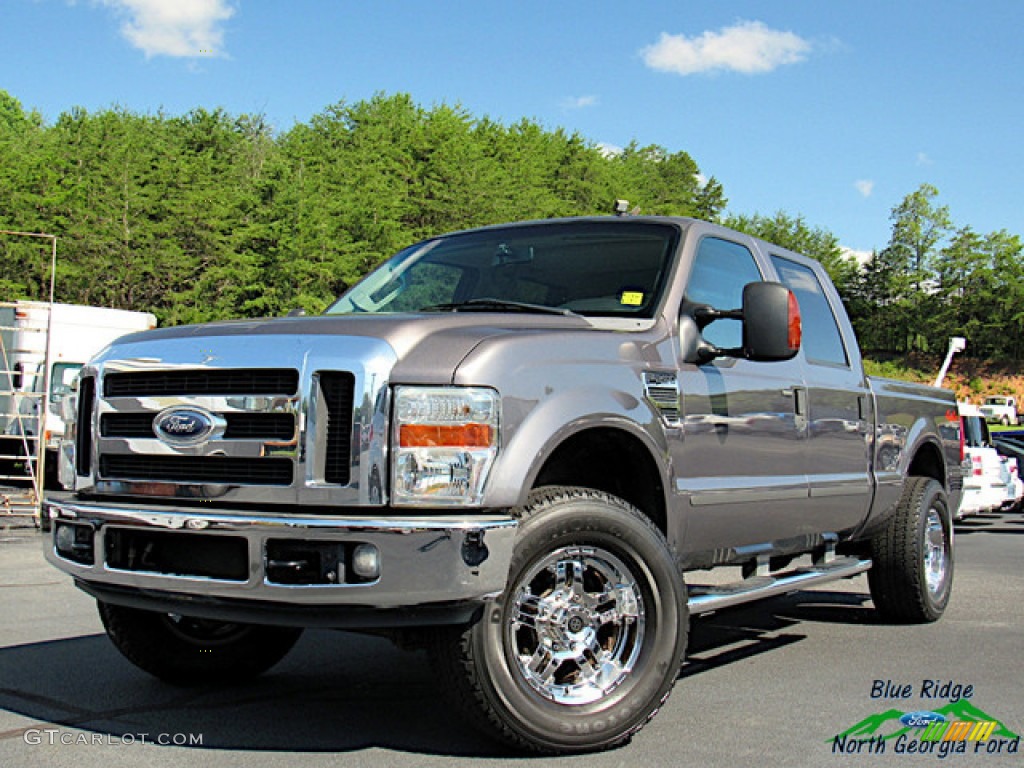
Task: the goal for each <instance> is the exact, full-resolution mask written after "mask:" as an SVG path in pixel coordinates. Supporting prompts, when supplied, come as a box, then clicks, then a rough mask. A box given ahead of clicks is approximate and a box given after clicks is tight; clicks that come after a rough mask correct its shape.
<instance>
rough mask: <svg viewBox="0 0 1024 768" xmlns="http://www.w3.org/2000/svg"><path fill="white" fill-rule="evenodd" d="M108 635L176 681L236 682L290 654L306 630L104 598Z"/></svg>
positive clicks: (141, 663) (133, 658) (140, 663)
mask: <svg viewBox="0 0 1024 768" xmlns="http://www.w3.org/2000/svg"><path fill="white" fill-rule="evenodd" d="M98 606H99V612H100V618H101V619H102V620H103V626H104V628H105V629H106V630H107V636H108V637H110V639H111V640H112V641H113V643H114V645H115V646H116V647H117V649H118V650H119V651H120V652H121V653H122V654H123V655H124V656H125V658H127V659H128V660H129V661H130V662H132V663H133V664H134V665H135V666H137V667H139V668H140V669H142V670H145V671H146V672H148V673H150V674H151V675H153V676H155V677H158V678H160V679H161V680H164V681H165V682H168V683H172V684H174V685H184V686H190V685H202V684H208V683H234V682H241V681H243V680H248V679H250V678H253V677H256V676H257V675H260V674H262V673H263V672H265V671H267V670H268V669H270V668H271V667H272V666H274V665H275V664H276V663H277V662H279V661H280V660H281V659H283V658H284V657H285V655H286V654H287V653H288V651H290V650H291V648H292V646H293V645H295V642H296V641H297V640H298V639H299V636H300V635H301V634H302V630H301V629H296V628H292V627H267V626H261V625H256V624H235V623H229V622H223V621H211V620H206V619H195V618H190V617H188V616H180V615H178V614H168V613H156V612H153V611H143V610H139V609H137V608H126V607H124V606H119V605H111V604H109V603H102V602H101V603H98Z"/></svg>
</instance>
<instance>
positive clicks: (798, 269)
mask: <svg viewBox="0 0 1024 768" xmlns="http://www.w3.org/2000/svg"><path fill="white" fill-rule="evenodd" d="M772 263H773V264H774V265H775V269H777V270H778V272H779V277H780V278H781V279H782V282H783V283H785V285H786V287H787V288H789V289H790V290H791V291H793V293H795V294H796V300H797V301H798V302H799V303H800V314H801V315H802V317H803V328H804V338H803V346H804V354H805V355H806V356H807V360H808V362H811V363H825V364H827V365H843V366H848V365H849V364H850V362H849V360H848V359H847V357H846V348H845V347H844V346H843V337H842V334H840V332H839V324H838V323H837V322H836V316H835V315H834V314H833V312H832V307H831V306H829V303H828V299H826V298H825V292H824V291H823V290H822V288H821V283H820V282H819V281H818V276H817V275H815V274H814V270H812V269H810V268H809V267H806V266H804V265H803V264H797V263H796V262H795V261H790V260H789V259H784V258H782V257H781V256H772Z"/></svg>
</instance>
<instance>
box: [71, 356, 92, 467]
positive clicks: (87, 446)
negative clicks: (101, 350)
mask: <svg viewBox="0 0 1024 768" xmlns="http://www.w3.org/2000/svg"><path fill="white" fill-rule="evenodd" d="M95 400H96V379H95V378H93V377H92V376H86V377H85V378H83V379H82V381H81V382H80V383H79V385H78V420H77V429H78V431H77V433H76V434H75V471H76V472H77V473H78V474H80V475H88V474H89V469H90V466H91V464H92V407H93V403H94V402H95Z"/></svg>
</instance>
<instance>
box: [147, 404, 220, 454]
mask: <svg viewBox="0 0 1024 768" xmlns="http://www.w3.org/2000/svg"><path fill="white" fill-rule="evenodd" d="M216 426H217V417H215V416H214V415H213V414H212V413H210V412H209V411H205V410H202V409H200V408H180V407H179V408H168V409H167V410H165V411H161V412H160V413H159V414H157V416H156V418H155V419H153V431H154V432H156V436H157V437H159V438H160V439H161V440H163V441H164V442H165V443H169V444H171V445H196V444H198V443H201V442H203V441H204V440H207V439H208V438H209V437H210V436H211V435H212V434H213V431H214V429H215V428H216Z"/></svg>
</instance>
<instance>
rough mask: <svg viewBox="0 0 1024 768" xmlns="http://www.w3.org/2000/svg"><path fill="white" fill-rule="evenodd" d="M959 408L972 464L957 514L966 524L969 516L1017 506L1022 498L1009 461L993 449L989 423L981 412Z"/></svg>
mask: <svg viewBox="0 0 1024 768" xmlns="http://www.w3.org/2000/svg"><path fill="white" fill-rule="evenodd" d="M959 408H960V429H961V434H962V436H963V441H964V457H965V459H966V460H968V461H969V462H970V472H969V473H968V475H967V476H966V477H965V478H964V492H963V496H962V497H961V500H960V507H959V509H958V510H957V514H956V519H957V520H962V519H963V518H965V517H967V516H968V515H975V514H978V513H979V512H990V511H994V510H1000V509H1003V508H1004V507H1009V506H1013V505H1014V504H1016V503H1017V501H1018V499H1019V498H1020V497H1019V496H1018V491H1019V490H1021V488H1020V486H1019V483H1020V481H1019V480H1018V479H1017V478H1015V477H1014V476H1013V473H1012V471H1011V469H1010V467H1009V465H1008V463H1007V460H1006V458H1005V457H1003V456H1000V455H999V453H998V452H997V451H996V449H995V446H993V444H992V438H991V437H990V435H989V431H988V423H987V422H986V420H985V417H984V415H982V413H981V411H980V409H979V408H978V407H977V406H974V405H970V404H967V403H961V404H960V406H959Z"/></svg>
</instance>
